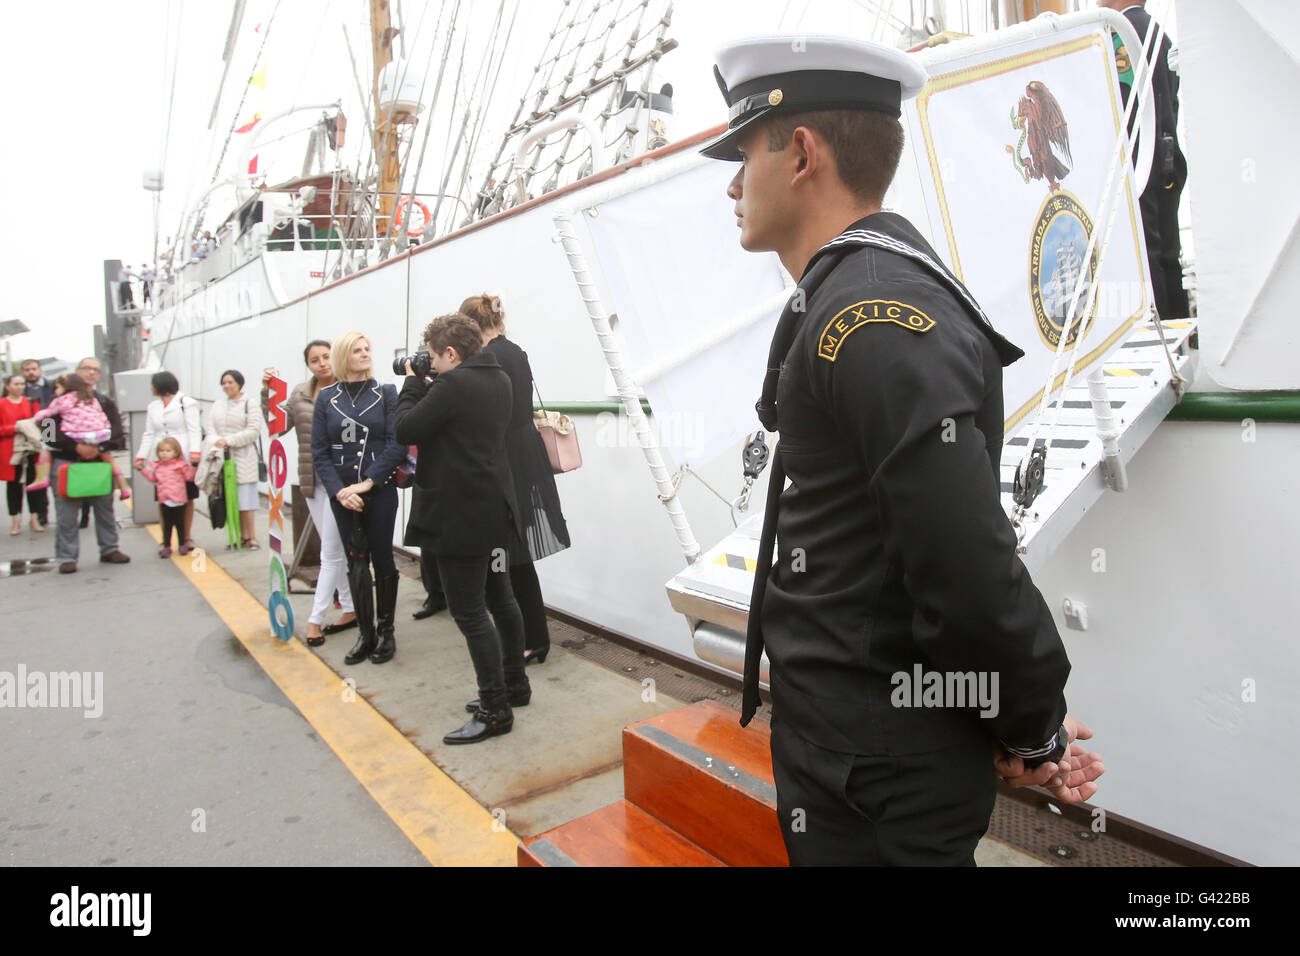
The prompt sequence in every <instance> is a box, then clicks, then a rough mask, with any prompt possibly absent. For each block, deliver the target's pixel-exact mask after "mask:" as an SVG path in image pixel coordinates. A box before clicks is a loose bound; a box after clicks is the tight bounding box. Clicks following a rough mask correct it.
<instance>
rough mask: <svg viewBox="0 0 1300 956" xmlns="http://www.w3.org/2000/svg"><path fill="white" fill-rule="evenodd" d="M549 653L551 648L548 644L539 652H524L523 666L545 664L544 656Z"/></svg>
mask: <svg viewBox="0 0 1300 956" xmlns="http://www.w3.org/2000/svg"><path fill="white" fill-rule="evenodd" d="M549 653H551V646H550V645H549V644H548V645H546V646H545V647H543V648H542V649H541V650H540V651H524V665H525V666H527V665H529V664H545V663H546V655H547V654H549Z"/></svg>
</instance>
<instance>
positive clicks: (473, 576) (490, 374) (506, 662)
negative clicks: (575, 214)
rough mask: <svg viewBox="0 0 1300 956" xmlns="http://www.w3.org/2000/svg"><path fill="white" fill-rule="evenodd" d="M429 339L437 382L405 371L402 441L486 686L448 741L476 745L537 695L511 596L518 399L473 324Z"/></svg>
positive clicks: (454, 322) (418, 514) (419, 505)
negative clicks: (512, 447)
mask: <svg viewBox="0 0 1300 956" xmlns="http://www.w3.org/2000/svg"><path fill="white" fill-rule="evenodd" d="M424 339H425V345H426V347H427V348H428V352H429V355H430V356H431V358H432V365H433V369H434V370H435V371H436V372H437V373H438V375H437V377H436V378H435V379H434V380H433V382H432V383H430V382H428V381H426V380H425V378H424V377H423V376H421V375H417V374H414V371H415V370H414V369H413V368H412V367H410V366H408V367H407V371H408V375H407V379H406V383H405V384H404V385H403V386H402V393H401V395H400V397H399V398H398V402H397V431H396V438H397V441H398V442H400V443H401V444H403V445H408V444H413V445H416V446H418V448H419V455H418V456H417V460H416V469H415V484H416V486H417V487H419V488H420V489H421V495H420V496H419V497H418V498H416V499H415V503H414V507H413V509H412V514H411V520H410V524H411V525H412V526H413V527H414V528H415V529H416V530H417V531H418V533H419V535H420V541H421V544H420V547H421V551H422V552H423V551H426V550H427V551H428V552H430V553H432V554H433V555H434V556H435V557H436V559H437V564H438V574H439V577H440V578H441V579H442V586H443V590H444V592H445V593H446V596H447V605H448V607H449V608H450V610H451V616H452V618H453V619H454V620H455V621H456V626H457V627H459V628H460V631H461V633H462V634H464V635H465V643H466V644H467V645H468V647H469V654H470V659H471V660H472V661H473V663H474V674H475V677H476V679H477V682H478V692H479V696H478V699H477V700H474V701H471V702H470V703H469V704H468V705H467V708H466V709H468V710H469V711H470V713H471V714H473V717H472V718H471V719H470V721H469V722H468V723H467V724H465V726H463V727H461V728H460V729H459V730H455V731H452V732H451V733H449V734H447V735H446V736H445V737H443V742H444V743H448V744H470V743H477V742H478V741H480V740H486V739H487V738H489V737H494V736H497V735H499V734H507V733H509V732H510V731H511V729H512V728H513V727H514V712H513V711H512V709H511V708H512V707H522V706H524V705H525V704H527V703H528V702H529V699H530V698H531V696H532V689H531V688H530V687H529V684H528V677H527V676H526V675H525V674H524V622H523V616H522V615H521V614H520V612H519V605H518V604H516V603H515V597H514V594H513V592H512V591H511V590H510V574H509V571H510V566H509V559H508V555H509V553H510V550H511V547H512V545H514V547H516V548H517V547H518V546H519V545H518V544H517V543H516V542H517V540H518V537H519V529H518V523H517V520H516V517H515V515H516V508H515V502H514V491H513V481H512V479H511V476H510V465H509V463H508V459H507V457H506V429H507V427H508V426H509V423H510V405H511V395H512V390H511V387H510V379H509V377H508V376H507V375H506V373H505V372H504V371H503V370H502V368H501V365H500V364H499V363H498V362H497V360H496V357H495V356H494V355H492V354H491V353H490V352H485V351H483V339H482V334H481V333H480V331H479V327H478V324H477V323H476V322H474V320H473V319H471V318H469V317H468V316H464V315H460V314H458V313H457V314H452V315H444V316H440V317H439V318H437V319H434V320H433V322H431V323H430V324H429V326H428V328H426V329H425V332H424ZM411 365H414V363H411ZM489 609H490V610H491V618H489V617H488V610H489ZM494 622H495V625H494Z"/></svg>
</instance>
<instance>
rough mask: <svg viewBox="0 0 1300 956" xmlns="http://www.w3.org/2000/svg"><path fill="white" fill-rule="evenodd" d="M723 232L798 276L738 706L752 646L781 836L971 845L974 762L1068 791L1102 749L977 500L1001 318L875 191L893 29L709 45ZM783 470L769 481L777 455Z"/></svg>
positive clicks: (866, 843)
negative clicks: (1091, 747)
mask: <svg viewBox="0 0 1300 956" xmlns="http://www.w3.org/2000/svg"><path fill="white" fill-rule="evenodd" d="M714 72H715V76H716V78H717V80H718V85H719V86H720V87H721V89H722V92H723V96H724V98H725V99H726V101H727V104H728V106H729V107H730V123H729V126H730V128H729V129H728V131H727V133H726V134H725V135H723V136H722V137H721V138H720V139H718V140H716V141H714V142H712V143H710V144H709V145H708V146H706V147H705V148H704V149H703V150H702V152H703V153H704V154H705V155H707V156H710V157H713V158H716V159H724V160H733V161H740V162H741V163H742V166H741V169H740V170H739V171H738V172H737V174H736V176H735V178H734V179H733V180H732V182H731V185H730V186H729V187H728V190H727V194H728V196H730V197H731V198H732V199H733V200H735V202H736V215H737V221H738V225H739V227H740V242H741V245H742V246H743V247H744V248H745V249H747V250H750V251H760V250H775V251H776V252H777V253H778V254H779V255H780V257H781V261H782V263H783V264H784V266H785V268H786V269H787V271H789V272H790V274H791V275H792V276H797V277H799V287H798V289H797V290H796V292H795V294H794V295H793V296H792V297H791V300H790V302H789V304H787V306H786V308H785V310H784V312H783V313H782V315H781V318H780V321H779V323H778V326H777V330H776V333H775V334H774V337H773V342H772V348H771V352H770V356H769V361H768V371H767V375H766V378H765V381H764V383H763V391H762V398H761V399H760V401H759V404H758V412H759V418H760V420H761V421H762V422H763V425H764V426H765V427H766V428H768V429H769V430H771V429H776V430H779V432H780V443H779V444H778V446H777V451H776V454H775V456H774V460H773V467H772V475H771V476H770V486H769V492H768V499H767V511H766V514H765V517H764V525H763V534H762V539H761V543H760V555H759V564H758V566H759V568H767V567H768V566H769V564H770V562H771V560H772V555H773V549H774V547H775V549H776V562H775V564H774V565H772V568H771V572H770V574H764V573H763V572H762V571H760V572H759V573H758V574H757V575H756V577H755V585H754V594H753V598H752V600H751V603H750V615H749V622H750V623H749V634H748V641H747V647H746V662H745V699H744V708H743V714H742V718H741V723H742V724H745V723H748V721H749V720H750V718H751V717H752V716H753V713H754V709H755V707H756V706H757V704H758V673H759V663H760V658H761V655H762V652H763V650H764V648H766V651H767V654H768V657H769V660H770V673H771V690H772V711H773V717H772V762H773V770H774V773H775V778H776V788H777V809H778V813H779V815H780V818H781V824H782V829H783V831H784V834H785V842H786V848H787V850H788V852H789V856H790V862H791V863H792V864H795V865H802V864H863V865H927V864H929V865H971V864H973V862H974V850H975V846H976V844H977V843H978V841H979V838H980V837H981V836H982V835H983V833H984V831H985V830H986V829H987V827H988V821H989V816H990V814H991V812H992V808H993V800H994V793H995V776H1000V777H1002V778H1003V779H1005V780H1008V781H1009V782H1010V783H1011V784H1012V785H1015V786H1024V785H1030V784H1034V785H1045V786H1047V787H1048V788H1049V789H1051V790H1052V791H1053V792H1054V794H1055V795H1056V796H1057V797H1058V798H1060V799H1062V800H1064V801H1069V802H1078V801H1082V800H1086V799H1087V798H1088V797H1090V796H1091V795H1092V794H1093V793H1094V792H1095V791H1096V789H1097V785H1096V784H1095V783H1094V782H1093V781H1094V780H1095V779H1096V778H1097V777H1098V776H1099V775H1100V774H1101V772H1102V770H1103V769H1104V768H1103V766H1102V764H1101V760H1100V757H1099V756H1098V755H1097V754H1089V753H1085V752H1084V747H1083V744H1081V743H1074V742H1073V741H1074V740H1075V738H1076V737H1081V738H1085V739H1086V738H1088V737H1090V736H1091V731H1089V730H1088V728H1087V727H1085V726H1083V725H1082V724H1080V723H1079V722H1077V721H1075V720H1073V719H1072V718H1071V717H1069V716H1068V715H1067V714H1066V706H1065V697H1064V694H1063V689H1064V687H1065V681H1066V677H1067V675H1068V674H1069V671H1070V663H1069V661H1068V660H1067V658H1066V654H1065V648H1064V646H1063V645H1062V643H1061V638H1060V636H1059V634H1058V633H1057V631H1056V627H1055V625H1054V623H1053V621H1052V616H1051V613H1050V612H1049V610H1048V608H1047V606H1046V604H1045V603H1044V601H1043V598H1042V596H1041V595H1040V594H1039V592H1038V590H1037V589H1036V588H1035V587H1034V584H1033V582H1032V581H1031V580H1030V578H1029V574H1028V572H1027V570H1026V569H1025V566H1024V564H1023V563H1022V562H1021V560H1020V559H1019V558H1018V557H1017V556H1016V537H1015V534H1014V532H1013V530H1012V528H1011V525H1010V523H1009V521H1008V520H1007V517H1006V515H1005V513H1004V512H1003V510H1002V507H1001V504H1000V501H999V475H998V463H999V457H1000V453H1001V449H1002V436H1003V420H1004V417H1003V404H1002V368H1003V366H1004V365H1008V364H1010V363H1011V362H1013V361H1015V360H1016V359H1017V358H1019V357H1020V356H1021V355H1022V354H1023V353H1022V352H1021V351H1020V350H1019V349H1018V348H1016V347H1015V346H1014V345H1012V344H1011V343H1010V342H1008V341H1007V340H1006V339H1004V338H1003V337H1002V336H1001V335H999V334H998V333H997V332H996V331H995V330H994V329H993V327H992V325H991V324H990V322H989V320H988V318H987V317H986V316H985V315H984V313H983V312H982V311H981V310H980V307H979V305H978V304H977V303H976V302H975V301H974V299H973V298H972V297H971V295H970V294H969V293H968V292H967V291H966V289H965V288H964V287H963V286H962V284H961V283H960V282H959V281H958V280H957V279H956V278H955V277H953V275H952V274H951V273H950V272H949V271H948V269H947V268H946V267H944V265H943V264H942V263H941V262H940V261H939V258H938V256H937V255H936V254H935V252H934V250H932V249H931V248H930V246H929V245H928V244H927V243H926V242H925V240H924V239H923V238H922V237H921V235H920V234H919V233H918V232H917V231H916V229H915V228H914V227H913V226H912V225H911V223H909V222H908V221H907V220H906V219H904V218H903V217H901V216H898V215H896V214H893V213H888V212H881V211H880V204H881V200H882V198H883V196H884V193H885V190H886V189H887V188H888V186H889V183H890V181H891V180H892V178H893V175H894V171H895V169H896V168H897V165H898V160H899V156H900V154H901V151H902V147H903V134H902V127H901V125H900V123H899V121H898V117H899V116H900V104H901V101H902V99H903V98H904V97H911V96H914V95H915V94H916V93H917V91H918V90H920V88H921V87H922V86H923V85H924V82H925V73H924V71H923V70H922V69H921V68H920V67H919V66H918V65H917V64H916V63H915V61H914V60H913V59H912V58H910V57H908V56H907V55H906V54H903V53H900V52H898V51H895V50H892V49H889V48H886V47H882V46H878V45H876V44H870V43H864V42H860V41H856V40H848V39H842V38H835V37H813V36H806V37H798V36H786V37H758V38H753V39H747V40H741V41H738V42H736V43H733V44H730V45H728V46H726V47H724V48H723V49H721V50H720V51H719V52H718V54H717V66H716V67H715V70H714ZM787 477H788V478H789V481H790V484H789V486H788V487H787V486H786V478H787Z"/></svg>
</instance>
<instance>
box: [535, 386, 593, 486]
mask: <svg viewBox="0 0 1300 956" xmlns="http://www.w3.org/2000/svg"><path fill="white" fill-rule="evenodd" d="M533 389H534V390H536V389H537V383H536V382H534V383H533ZM537 404H539V405H541V406H542V408H541V411H536V412H533V424H534V425H535V426H537V433H538V434H539V435H541V436H542V444H543V445H545V446H546V457H547V458H549V459H550V461H551V473H552V474H555V475H559V474H563V473H564V472H566V471H573V470H574V469H575V468H581V467H582V449H581V448H579V447H578V426H577V425H576V424H574V422H573V419H572V418H570V417H569V416H568V415H562V414H560V413H559V412H548V411H547V410H546V403H545V402H543V401H542V393H541V392H537Z"/></svg>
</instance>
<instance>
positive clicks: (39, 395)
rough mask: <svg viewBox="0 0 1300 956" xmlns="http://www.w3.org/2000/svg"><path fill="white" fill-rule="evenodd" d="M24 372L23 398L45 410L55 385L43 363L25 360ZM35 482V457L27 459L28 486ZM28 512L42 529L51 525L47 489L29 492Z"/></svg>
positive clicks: (52, 396) (51, 397) (52, 395)
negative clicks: (47, 375)
mask: <svg viewBox="0 0 1300 956" xmlns="http://www.w3.org/2000/svg"><path fill="white" fill-rule="evenodd" d="M22 370H23V378H24V379H25V382H24V384H23V397H24V398H29V399H31V400H32V401H33V402H36V403H37V404H38V405H39V406H40V407H41V408H45V407H46V406H47V405H49V404H50V401H51V400H52V399H53V398H54V383H53V382H51V381H50V380H49V379H47V378H46V377H45V375H44V371H43V369H42V368H41V363H40V362H38V361H36V359H24V360H23V365H22ZM35 480H36V457H35V456H34V455H33V456H31V457H29V458H28V459H27V484H29V485H30V484H32V483H33V482H34V481H35ZM27 510H28V511H30V512H31V513H32V514H34V515H35V516H36V520H37V521H38V522H40V525H41V527H42V528H44V527H45V526H46V525H47V524H49V523H50V498H49V493H48V492H47V491H46V489H44V488H37V489H36V490H35V491H28V492H27Z"/></svg>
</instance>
